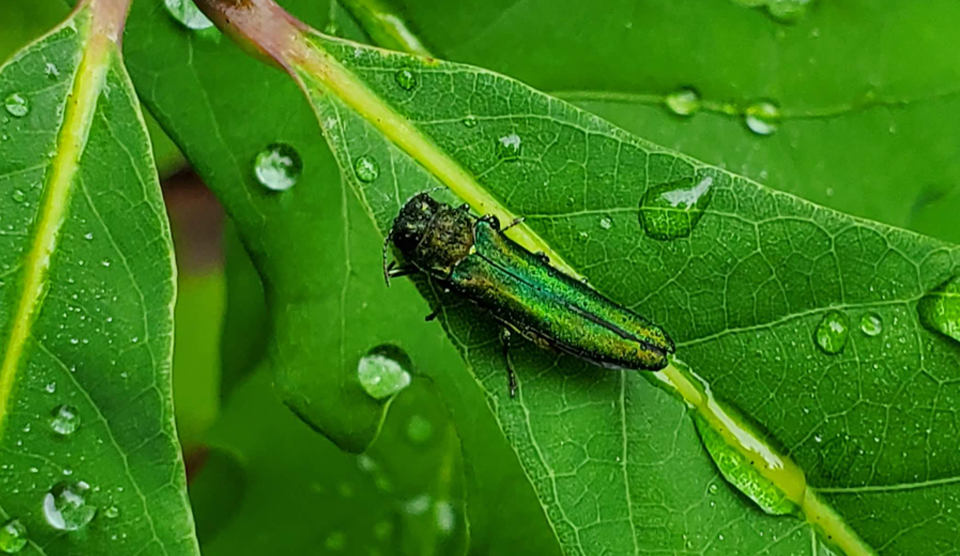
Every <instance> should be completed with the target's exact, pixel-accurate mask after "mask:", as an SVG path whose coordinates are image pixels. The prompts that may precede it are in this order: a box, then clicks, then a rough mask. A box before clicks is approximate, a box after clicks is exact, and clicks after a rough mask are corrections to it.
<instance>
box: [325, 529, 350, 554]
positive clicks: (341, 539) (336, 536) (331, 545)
mask: <svg viewBox="0 0 960 556" xmlns="http://www.w3.org/2000/svg"><path fill="white" fill-rule="evenodd" d="M323 546H325V547H326V548H327V550H336V551H339V550H343V548H344V547H345V546H347V536H346V535H344V534H343V532H342V531H334V532H332V533H330V534H329V535H327V538H326V540H324V541H323Z"/></svg>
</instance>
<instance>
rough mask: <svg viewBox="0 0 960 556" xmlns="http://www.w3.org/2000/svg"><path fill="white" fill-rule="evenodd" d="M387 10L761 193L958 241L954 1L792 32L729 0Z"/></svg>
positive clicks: (454, 51) (837, 13) (815, 19)
mask: <svg viewBox="0 0 960 556" xmlns="http://www.w3.org/2000/svg"><path fill="white" fill-rule="evenodd" d="M351 3H352V2H351ZM351 3H346V4H347V5H349V4H351ZM361 3H362V2H361ZM394 3H395V4H397V11H398V12H400V13H404V14H405V16H406V18H407V19H408V21H409V23H410V25H411V26H412V27H413V28H414V29H416V31H417V33H418V36H419V37H420V40H422V41H423V42H424V43H426V44H429V45H431V46H432V47H433V50H434V53H435V54H436V55H439V56H442V57H444V58H448V59H454V60H458V61H463V62H468V63H472V64H477V65H480V66H483V67H485V68H488V69H492V70H495V71H499V72H502V73H505V74H507V75H510V76H513V77H515V78H518V79H520V80H522V81H524V82H526V83H529V84H530V85H532V86H534V87H536V88H538V89H540V90H543V91H546V92H550V93H552V94H555V95H557V96H560V97H561V98H564V99H566V100H570V101H573V102H576V103H577V104H578V105H580V106H582V107H584V108H586V109H587V110H589V111H591V112H593V113H596V114H598V115H600V116H602V117H604V118H607V119H609V120H610V121H612V122H614V123H616V124H617V125H619V126H622V127H623V128H625V129H626V130H628V131H631V132H633V133H635V134H637V135H639V136H641V137H643V138H645V139H648V140H651V141H653V142H656V143H658V144H661V145H665V146H670V147H671V148H673V149H675V150H678V151H680V152H683V153H686V154H689V155H692V156H695V157H697V158H699V159H701V160H704V161H707V162H710V163H713V164H716V165H720V166H722V167H724V168H727V169H729V170H731V171H734V172H737V173H739V174H742V175H744V176H747V177H750V178H753V179H755V180H757V181H760V182H762V183H764V184H765V185H768V186H771V187H774V188H778V189H781V190H783V191H787V192H790V193H794V194H796V195H799V196H801V197H804V198H805V199H808V200H811V201H814V202H816V203H819V204H822V205H825V206H828V207H831V208H834V209H836V210H839V211H842V212H847V213H850V214H853V215H857V216H862V217H867V218H871V219H875V220H879V221H881V222H885V223H887V224H891V225H895V226H900V227H905V228H909V229H912V230H915V231H919V232H922V233H926V234H931V235H934V236H937V237H939V238H941V239H946V240H949V241H953V242H958V241H960V227H958V226H957V225H956V223H955V221H954V216H953V215H955V214H956V213H957V211H960V186H958V185H957V184H960V161H958V157H957V156H956V153H957V152H958V150H960V138H958V135H957V134H956V132H955V126H954V125H953V122H954V121H956V119H957V115H958V113H960V96H958V95H957V91H958V90H960V65H958V63H957V57H956V56H954V55H953V53H954V52H955V51H956V50H957V48H958V47H960V37H958V35H957V34H956V33H955V29H956V28H957V26H958V25H960V5H958V4H957V3H956V2H953V1H951V0H931V1H928V2H913V1H911V0H891V1H888V2H884V3H883V5H882V6H879V5H877V4H876V3H875V2H869V1H862V0H854V1H849V2H839V3H838V2H815V3H811V4H810V7H809V9H808V10H807V13H806V15H805V16H804V17H803V18H802V19H800V20H799V21H797V22H796V23H794V24H792V25H783V24H781V23H777V22H776V21H775V20H773V19H772V18H770V17H769V16H768V15H767V14H766V13H764V12H763V11H761V10H756V9H748V8H745V7H743V6H740V5H738V2H737V1H734V0H720V1H713V0H684V1H680V2H670V3H658V2H604V3H602V7H598V6H597V5H595V4H593V3H585V2H579V1H577V0H530V1H526V2H523V3H522V4H520V5H514V4H515V2H512V1H510V0H498V1H490V2H446V1H443V0H396V1H395V2H394ZM891 19H896V21H897V25H896V26H895V28H891V27H890V25H889V23H890V21H891ZM381 46H388V45H384V44H381ZM633 60H636V62H635V63H633V62H630V61H633ZM920 60H922V63H918V61H920ZM685 87H692V88H693V89H694V90H696V91H698V92H699V94H700V96H701V97H702V99H703V107H702V108H701V109H700V111H699V112H698V113H696V114H695V115H693V116H692V117H690V118H680V117H677V115H676V114H673V113H671V112H670V110H668V109H667V108H666V107H665V106H664V103H665V101H666V98H667V96H668V95H669V94H670V93H672V92H674V91H678V90H680V89H682V88H685ZM764 99H772V100H774V101H776V103H777V104H778V105H779V106H780V108H781V111H782V113H783V117H782V121H781V123H780V129H779V131H777V132H776V133H774V134H773V135H772V136H766V137H764V136H759V135H755V134H752V133H750V132H749V131H748V130H747V129H746V126H745V125H744V122H743V117H742V115H741V114H740V113H741V112H742V111H743V110H745V109H746V108H747V107H748V106H750V105H751V104H752V103H755V102H757V101H760V100H764Z"/></svg>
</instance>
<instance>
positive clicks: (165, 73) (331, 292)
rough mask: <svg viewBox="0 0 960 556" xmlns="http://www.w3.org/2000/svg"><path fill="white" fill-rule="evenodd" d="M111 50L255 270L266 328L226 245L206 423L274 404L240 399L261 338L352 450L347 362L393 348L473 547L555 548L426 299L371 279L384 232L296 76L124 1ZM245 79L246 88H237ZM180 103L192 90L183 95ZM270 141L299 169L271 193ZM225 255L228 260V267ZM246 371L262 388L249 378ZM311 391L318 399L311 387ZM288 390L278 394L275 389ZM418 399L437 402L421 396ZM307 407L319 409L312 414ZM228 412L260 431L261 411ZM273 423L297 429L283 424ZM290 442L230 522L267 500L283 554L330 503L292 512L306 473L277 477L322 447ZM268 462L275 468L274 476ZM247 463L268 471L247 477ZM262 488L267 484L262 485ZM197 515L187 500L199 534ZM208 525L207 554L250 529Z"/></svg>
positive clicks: (279, 367) (367, 427)
mask: <svg viewBox="0 0 960 556" xmlns="http://www.w3.org/2000/svg"><path fill="white" fill-rule="evenodd" d="M303 7H304V10H303V11H302V12H301V15H303V16H304V17H305V18H307V19H309V20H310V21H312V22H314V23H315V24H317V25H323V24H325V22H326V21H327V18H328V14H329V6H327V5H326V4H325V3H322V2H307V3H305V4H303ZM341 28H342V29H346V28H347V26H346V25H343V26H341ZM158 45H163V47H162V48H161V47H160V46H158ZM124 48H125V55H126V61H127V64H128V67H129V69H130V72H131V75H132V77H133V79H134V82H135V84H136V85H137V87H138V90H139V92H140V93H141V98H142V99H143V101H144V103H145V104H146V105H147V106H148V107H149V108H150V109H151V111H152V112H153V113H154V114H155V115H156V116H157V119H158V120H159V121H160V122H161V123H162V124H163V126H164V128H165V129H166V130H167V131H168V132H169V133H170V135H171V137H173V138H174V139H175V140H176V141H177V143H178V146H180V147H181V149H182V150H183V152H184V153H185V154H186V155H187V156H188V158H189V159H190V160H191V162H192V164H193V165H194V167H195V168H196V170H197V172H198V174H200V176H201V177H202V178H203V180H204V182H205V183H206V184H208V186H209V187H210V188H211V190H213V191H214V193H215V194H216V195H217V197H218V198H219V200H220V201H221V203H222V204H223V205H224V207H225V209H226V211H227V214H228V215H229V216H230V217H231V219H232V220H233V223H234V225H235V228H236V230H237V234H238V235H239V236H240V238H241V240H242V243H243V244H244V247H246V249H247V250H248V251H249V252H250V253H251V255H252V259H253V262H254V263H255V265H254V266H255V267H256V269H257V271H259V272H260V273H261V275H262V276H263V277H264V284H263V290H265V293H266V297H267V301H268V306H267V311H268V313H267V314H268V322H267V323H266V326H262V323H260V322H259V319H258V318H256V317H255V318H253V319H252V321H251V320H247V319H248V317H246V316H245V315H251V314H252V315H257V314H259V313H258V312H259V310H260V309H258V308H257V307H255V306H254V305H253V303H254V302H255V301H254V300H256V299H257V297H258V296H262V295H263V293H262V290H261V287H260V285H259V284H258V283H256V280H253V279H251V277H250V276H249V272H250V270H249V269H244V268H243V265H245V264H249V263H246V262H245V261H243V260H242V259H240V258H237V257H233V258H231V253H235V252H236V251H238V250H239V249H237V248H236V246H235V245H234V246H233V247H231V249H230V250H229V252H228V277H227V306H228V309H227V320H226V322H225V323H224V327H225V333H224V334H225V336H224V342H225V344H226V345H225V348H224V353H223V364H224V369H223V373H224V380H225V382H224V383H223V384H222V387H223V390H222V393H223V395H224V396H225V398H224V401H223V404H224V414H223V416H222V417H221V419H220V422H218V423H217V424H216V426H215V427H214V434H217V435H219V434H220V432H219V431H224V430H229V429H233V428H234V427H235V426H236V427H240V424H239V423H238V420H240V419H241V417H244V416H255V415H258V414H260V413H263V412H265V411H266V410H265V409H263V408H264V407H269V404H270V403H273V404H280V403H281V402H280V401H279V400H276V399H275V398H276V396H273V395H271V394H270V393H269V392H264V391H262V388H261V391H260V395H262V396H265V397H266V398H267V400H263V401H262V402H263V403H262V405H261V404H260V403H259V402H258V403H254V402H255V401H257V400H256V398H255V397H254V396H252V395H250V394H249V392H250V391H251V388H252V387H247V386H246V382H245V379H244V378H243V375H244V374H247V373H249V372H250V371H251V370H252V369H253V368H255V367H256V365H257V364H258V363H259V362H260V361H259V360H258V357H259V354H260V353H261V352H262V351H263V350H264V349H265V350H266V351H267V352H268V353H270V354H271V355H270V357H269V358H268V359H267V360H266V361H265V365H264V366H265V367H268V368H270V371H271V372H277V371H280V372H287V371H286V369H290V370H292V371H296V372H298V373H302V374H303V377H304V378H303V380H304V381H305V382H304V383H303V385H304V386H305V388H303V389H301V390H299V391H297V390H294V393H296V394H299V396H300V399H307V400H313V404H314V405H315V406H317V407H318V408H320V409H325V410H326V411H330V412H331V413H333V414H334V415H335V419H336V420H337V421H339V422H334V423H329V422H328V425H329V426H328V427H327V428H325V429H324V431H323V432H324V433H327V434H328V435H330V436H331V437H333V438H335V439H337V440H338V441H339V442H340V444H341V445H343V446H347V447H348V448H350V449H351V450H354V451H357V450H361V449H363V448H365V447H366V446H367V445H368V444H369V443H370V440H371V436H372V433H373V432H375V429H376V426H377V423H378V422H379V420H380V418H381V413H382V408H383V402H376V401H374V400H373V399H372V398H369V397H367V395H366V394H365V393H362V390H361V389H360V388H359V386H358V384H359V383H358V378H357V372H358V363H359V360H360V358H361V357H363V356H364V355H365V354H366V353H367V352H368V351H369V350H371V349H372V348H374V347H377V346H380V345H383V344H390V345H396V346H400V347H402V348H403V350H404V351H405V352H406V353H407V354H408V355H409V357H410V359H411V361H412V366H413V369H412V371H413V374H414V385H413V386H411V388H414V387H416V384H417V382H418V380H419V379H420V378H423V377H429V379H431V380H433V381H434V383H435V384H436V387H437V389H438V390H439V391H440V393H441V398H442V403H443V404H444V406H445V407H446V408H447V409H448V410H449V413H450V418H451V419H452V420H453V422H454V424H455V426H456V429H457V433H458V434H459V435H460V437H461V439H462V440H461V442H462V445H463V446H462V448H463V451H464V453H465V454H466V456H465V458H466V460H467V469H465V474H466V475H467V490H468V492H467V496H466V497H467V500H468V512H469V523H470V532H471V534H470V537H471V546H473V547H474V548H475V549H476V550H479V551H481V552H483V551H489V552H491V553H506V552H509V551H514V550H515V551H518V552H520V553H537V554H555V553H558V549H557V546H556V542H555V541H554V540H553V538H552V535H550V532H549V526H548V524H547V522H546V519H545V518H544V516H543V515H542V511H541V510H540V507H539V504H538V503H537V501H536V498H535V496H534V493H533V491H532V489H531V487H530V486H529V483H528V482H527V480H526V478H525V476H524V474H523V470H522V469H521V468H520V466H519V464H518V463H517V461H516V458H515V456H514V455H513V452H512V450H511V449H510V447H509V445H508V444H507V442H506V440H505V439H504V438H503V436H502V434H501V432H500V429H499V427H498V426H497V424H496V421H495V420H494V419H493V417H492V415H491V414H490V411H489V409H488V408H487V407H486V405H485V404H484V402H483V397H482V392H481V391H480V389H479V388H478V387H477V385H476V383H475V382H474V381H473V379H472V378H471V377H470V375H469V374H468V373H467V372H466V371H465V369H464V364H463V363H462V361H461V360H460V358H459V357H458V356H457V353H456V351H455V350H454V349H453V348H452V346H450V345H449V342H448V341H447V340H446V338H445V336H444V333H443V331H442V329H441V328H440V326H439V324H438V323H432V324H430V323H424V322H423V318H424V316H425V315H427V313H428V312H429V307H428V306H427V304H426V303H425V302H424V301H423V299H422V298H421V296H420V295H419V294H418V293H417V291H416V290H415V288H413V287H411V286H409V285H408V284H405V283H403V282H397V283H396V284H395V285H394V287H391V288H390V289H387V288H386V287H385V286H384V284H383V278H382V276H381V274H380V272H381V270H380V269H381V267H380V247H381V242H382V237H381V236H380V234H379V232H378V231H377V230H376V229H375V228H373V227H372V226H370V224H369V219H368V217H367V214H366V212H365V210H364V208H363V206H362V204H361V203H360V202H359V201H358V200H357V199H356V197H355V196H354V195H353V194H352V193H351V191H350V189H349V186H347V185H345V184H342V183H341V175H340V171H339V169H338V168H337V166H336V163H335V160H334V159H333V157H332V156H331V155H330V152H329V150H328V149H327V148H326V146H325V145H324V144H323V141H322V134H321V133H320V131H319V130H318V129H317V126H316V119H315V117H314V115H313V114H312V112H311V108H310V106H309V104H308V103H307V102H306V101H305V100H304V99H303V96H302V94H301V93H300V92H299V91H298V90H297V88H296V86H295V85H294V84H292V83H291V82H290V80H289V78H287V77H286V76H285V75H284V74H283V73H281V72H278V71H276V70H275V69H273V68H269V67H267V66H265V65H264V64H262V63H260V62H258V61H256V60H253V59H251V58H249V57H248V56H245V55H244V54H243V53H242V52H240V51H239V50H238V49H237V48H236V47H235V46H234V45H233V44H232V43H231V42H230V41H229V40H221V41H218V42H217V41H210V40H207V39H206V38H204V37H201V36H198V35H197V34H196V33H193V32H192V31H191V30H190V29H188V28H186V27H184V26H183V25H182V24H181V23H180V22H179V21H178V20H176V19H174V18H173V17H171V16H170V14H169V13H168V12H167V11H166V10H165V9H164V8H163V6H161V5H154V4H151V3H146V2H137V3H135V4H134V5H133V7H132V12H131V16H130V21H129V23H128V33H127V34H126V37H125V42H124ZM249 83H258V84H260V86H257V87H249V86H248V84H249ZM261 86H262V87H261ZM185 98H190V99H195V100H196V101H195V102H194V101H193V100H191V102H184V99H185ZM277 143H283V144H286V145H289V146H292V147H293V148H294V149H295V150H296V152H297V153H298V156H299V158H300V159H301V161H302V164H303V168H302V173H301V174H300V176H299V179H298V180H297V183H296V184H295V185H293V187H291V188H290V189H288V190H286V191H283V192H277V191H272V190H268V189H267V188H265V187H264V186H263V185H262V184H261V183H260V182H259V181H257V177H256V174H255V171H254V166H255V161H256V158H257V155H258V154H259V153H261V152H263V151H264V149H265V148H266V147H267V146H269V145H273V144H277ZM231 262H238V263H239V266H237V267H234V270H231ZM237 269H239V270H237ZM263 344H266V347H265V348H264V347H262V346H263ZM238 346H239V347H238ZM247 350H249V351H247ZM249 380H255V381H258V382H257V384H260V385H261V386H262V385H264V384H267V382H266V381H263V379H262V378H251V379H249ZM306 381H309V382H306ZM341 384H342V385H344V387H346V388H350V389H352V390H351V392H353V393H355V394H356V395H362V396H363V397H362V398H359V403H357V398H343V399H341V398H339V397H338V396H337V393H338V392H339V390H338V388H340V385H341ZM234 391H235V392H238V394H237V395H243V394H239V392H241V391H242V392H247V395H245V396H244V397H243V398H242V400H243V401H238V402H233V401H232V397H233V396H234V394H233V393H232V392H234ZM314 392H319V393H320V395H319V396H316V397H315V396H314ZM286 393H287V392H285V391H283V390H281V391H280V394H281V396H283V395H284V394H286ZM405 395H406V393H402V394H401V397H400V398H398V399H397V400H396V402H395V403H401V402H403V399H402V397H403V396H405ZM423 403H424V404H429V403H435V400H433V399H432V398H431V399H425V400H423ZM275 409H276V408H275ZM434 409H435V408H433V409H431V411H433V410H434ZM425 411H426V409H425ZM270 415H275V413H270ZM310 417H311V418H312V419H317V415H312V416H310ZM341 420H342V421H341ZM242 423H244V425H243V426H259V427H266V428H269V426H271V425H269V424H268V423H267V422H266V420H265V421H263V422H258V421H256V420H254V422H253V423H248V422H247V421H243V422H242ZM258 423H259V424H258ZM280 423H283V424H284V426H290V427H293V426H295V425H296V423H293V425H291V424H290V420H289V419H288V420H284V421H280ZM342 423H346V424H345V425H342ZM341 425H342V426H341ZM301 426H303V427H305V425H301ZM435 428H436V430H437V431H439V430H440V429H441V428H442V426H441V425H440V424H435ZM238 430H239V429H238ZM303 433H304V431H303V430H301V431H299V433H297V432H296V431H289V434H290V435H296V436H295V438H298V439H303V438H309V435H304V434H303ZM278 434H280V433H278ZM283 434H288V432H286V431H285V432H283ZM437 434H439V432H438V433H437ZM221 438H222V437H220V436H218V437H217V438H211V439H209V441H210V442H212V443H214V444H217V445H222V446H223V447H225V448H229V449H234V450H235V451H238V452H243V453H252V452H254V451H256V450H258V449H259V448H257V443H258V442H260V443H265V444H268V445H271V446H272V444H269V443H270V442H271V438H272V437H271V435H269V434H263V435H260V436H257V438H256V439H250V441H249V442H244V443H243V444H242V445H239V443H237V442H234V441H233V440H231V443H230V444H221V443H220V442H219V440H220V439H221ZM254 440H256V442H255V441H254ZM315 442H316V443H320V442H323V439H322V438H317V439H316V440H315ZM375 446H376V444H375ZM241 448H242V450H241ZM288 448H289V451H285V452H283V455H284V457H289V458H291V459H293V460H294V461H291V462H287V463H286V464H284V465H286V466H287V467H282V466H281V467H273V466H274V465H277V466H280V463H275V464H267V462H264V465H251V466H250V467H249V468H248V469H247V470H246V472H245V473H246V476H247V477H248V479H249V481H251V483H250V484H253V482H254V481H255V482H256V484H257V485H261V488H262V490H261V491H259V492H260V493H261V497H260V498H259V499H258V500H259V501H260V503H259V504H249V505H247V504H244V505H241V506H240V507H239V510H238V511H237V512H236V513H234V514H231V516H232V517H230V519H231V520H232V519H236V520H243V521H244V522H245V523H253V522H255V521H256V518H257V517H258V516H260V517H262V516H263V513H264V511H263V510H264V505H269V507H270V508H271V509H272V513H271V517H272V518H276V519H277V520H278V521H283V522H284V523H288V524H298V527H292V528H291V529H290V531H294V530H296V533H295V534H293V533H292V534H291V535H289V536H285V537H283V538H278V539H276V542H277V544H276V546H277V549H282V550H291V551H293V550H298V549H300V548H302V547H303V546H304V545H303V544H300V542H301V540H302V539H304V538H308V539H309V538H314V536H315V535H319V533H317V530H318V529H319V528H320V526H321V525H323V524H324V522H321V521H320V519H321V518H323V517H324V516H329V515H331V514H327V513H324V510H323V509H322V508H316V510H317V512H318V513H317V514H316V515H317V521H316V522H314V521H309V520H308V521H304V520H302V519H301V518H302V516H303V513H302V511H301V510H300V509H299V508H301V507H302V506H299V505H298V504H299V502H297V500H300V498H299V497H300V496H301V495H302V494H303V493H304V492H303V491H305V490H309V488H310V483H309V481H308V482H298V481H295V480H292V479H291V480H289V481H287V480H286V478H287V477H288V476H289V477H302V475H301V474H300V472H299V471H300V469H301V468H300V467H298V463H297V461H301V460H306V459H309V460H313V459H315V458H316V453H317V450H326V448H323V449H321V448H317V446H316V444H315V443H307V442H306V441H302V442H299V443H297V444H296V445H295V446H289V447H288ZM323 453H327V452H323ZM404 454H405V452H403V451H397V453H396V455H395V460H391V461H388V457H387V456H386V455H385V456H383V457H382V458H378V459H382V460H383V461H382V463H383V465H384V467H387V466H388V465H400V466H402V465H403V458H404V457H406V456H405V455H404ZM277 457H278V458H279V457H280V455H279V454H278V455H277ZM411 465H414V464H411ZM417 465H419V464H416V465H414V466H415V467H416V466H417ZM420 467H423V466H420ZM418 468H419V467H418ZM424 468H425V467H424ZM277 469H287V470H289V473H287V472H285V471H276V472H274V470H277ZM316 471H317V473H322V472H323V466H322V464H320V463H318V464H317V466H316ZM261 472H265V473H268V475H267V476H264V477H260V476H259V473H261ZM210 479H211V476H210V475H205V474H203V473H202V472H201V474H200V475H198V476H197V477H196V479H195V480H194V481H193V482H192V483H191V488H192V489H206V488H207V487H210V489H213V490H216V488H218V487H217V485H215V484H212V483H213V481H210ZM271 484H272V485H274V487H275V488H273V489H271V488H270V485H271ZM268 495H270V496H268ZM358 500H359V498H358V499H354V500H352V501H351V500H342V501H341V502H342V505H341V506H340V509H341V511H342V512H343V513H344V514H348V513H355V512H363V511H365V508H364V507H363V506H362V505H361V504H360V503H359V501H358ZM209 515H210V514H209V513H208V512H202V511H200V510H199V509H198V528H199V529H200V530H201V535H203V532H204V530H205V524H204V523H205V521H206V518H207V517H208V516H209ZM218 518H219V516H218ZM220 531H221V532H220V533H219V534H218V535H217V536H216V537H215V538H214V537H209V536H208V537H202V538H203V540H205V541H206V542H205V543H204V549H205V551H213V552H212V553H214V554H215V553H219V552H218V551H219V550H220V549H221V548H224V550H225V551H226V552H229V549H227V548H226V547H233V546H238V545H237V544H233V542H232V541H231V540H230V538H229V537H230V536H231V535H232V534H234V533H236V534H243V533H250V532H251V530H250V528H249V527H247V528H242V527H231V526H230V525H225V526H224V528H222V529H221V530H220ZM325 531H328V530H325ZM328 532H329V531H328ZM311 535H313V536H311ZM241 538H250V537H241ZM288 541H289V542H288ZM237 542H240V541H237ZM318 542H320V543H322V542H323V539H322V538H321V539H319V540H318ZM211 543H212V544H211ZM240 545H242V542H241V543H240Z"/></svg>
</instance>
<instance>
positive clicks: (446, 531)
mask: <svg viewBox="0 0 960 556" xmlns="http://www.w3.org/2000/svg"><path fill="white" fill-rule="evenodd" d="M433 517H434V521H436V526H437V531H439V532H440V533H441V534H443V535H450V534H452V533H453V529H454V527H456V525H457V512H456V511H455V510H454V508H453V504H451V503H450V502H449V501H448V500H438V501H437V503H436V504H435V505H434V506H433Z"/></svg>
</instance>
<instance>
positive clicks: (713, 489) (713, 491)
mask: <svg viewBox="0 0 960 556" xmlns="http://www.w3.org/2000/svg"><path fill="white" fill-rule="evenodd" d="M708 490H709V491H710V494H716V493H717V491H718V490H720V487H718V486H717V484H716V483H714V484H712V485H710V488H709V489H708Z"/></svg>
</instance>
